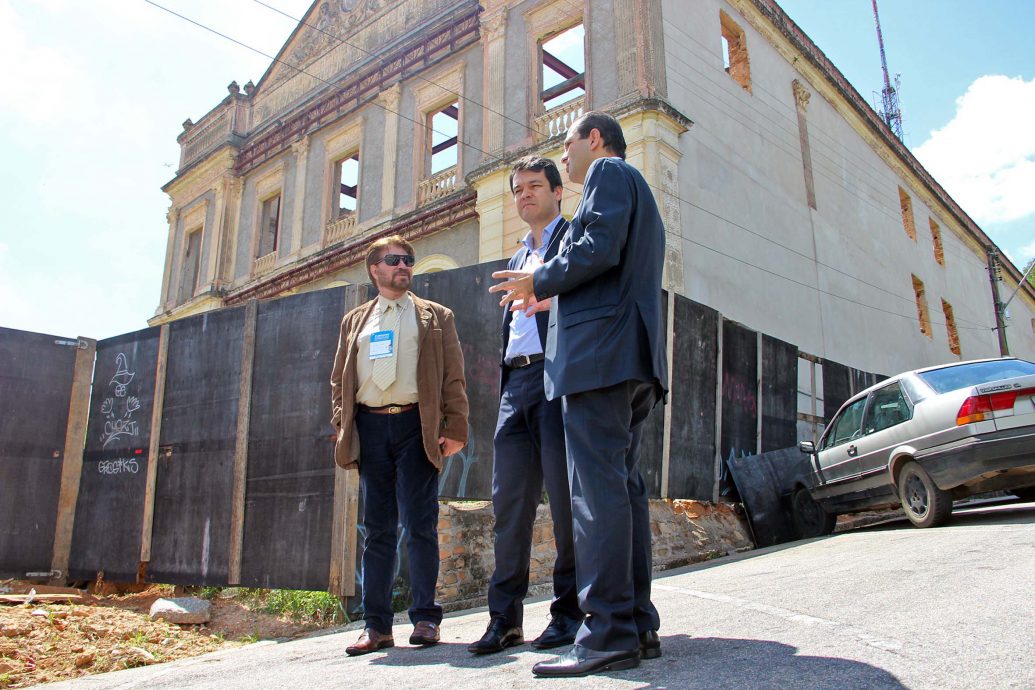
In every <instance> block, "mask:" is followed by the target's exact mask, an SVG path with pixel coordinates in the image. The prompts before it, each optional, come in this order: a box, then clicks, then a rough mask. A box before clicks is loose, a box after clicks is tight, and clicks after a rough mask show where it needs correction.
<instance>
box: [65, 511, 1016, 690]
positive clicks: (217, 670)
mask: <svg viewBox="0 0 1035 690" xmlns="http://www.w3.org/2000/svg"><path fill="white" fill-rule="evenodd" d="M654 601H655V603H656V604H657V606H658V608H659V610H660V611H661V616H662V629H661V631H660V633H661V639H662V645H663V656H662V657H661V658H660V659H656V660H650V661H645V662H643V664H642V665H641V666H640V667H639V668H637V669H632V670H629V671H622V672H618V673H613V674H608V675H603V676H594V677H592V678H587V679H570V680H545V679H536V678H534V677H533V676H532V675H531V668H532V665H533V664H534V663H535V662H537V661H539V660H542V659H544V658H550V657H551V656H552V654H551V653H549V652H539V651H536V650H533V649H531V648H530V647H528V646H527V645H526V646H522V647H516V648H512V649H510V650H507V652H505V653H501V654H496V655H489V656H481V657H475V656H472V655H471V654H469V653H468V652H467V651H466V649H465V647H466V645H467V644H468V643H469V642H471V641H473V640H475V639H477V638H478V637H480V636H481V633H482V632H483V631H484V628H485V625H486V622H487V618H488V616H487V614H486V612H485V609H478V610H474V611H464V612H460V613H456V614H453V615H451V616H449V617H447V619H446V620H445V621H444V623H443V643H442V644H440V645H438V646H436V647H432V648H428V649H413V648H410V647H408V646H407V645H406V638H407V637H408V636H409V632H410V630H411V627H410V626H409V624H398V625H396V628H395V636H396V640H397V643H398V644H399V646H397V647H395V648H394V649H390V650H386V651H385V652H379V653H376V654H371V655H368V656H363V657H355V658H349V657H347V656H346V655H345V653H344V648H345V646H346V645H347V644H349V643H350V642H352V641H353V640H354V639H355V638H356V636H357V634H358V633H357V631H356V630H354V629H348V630H342V629H338V630H335V631H332V632H325V633H322V634H319V635H317V636H313V637H308V638H305V639H301V640H294V641H291V642H285V643H259V644H256V645H251V646H248V647H245V648H242V649H239V650H232V651H228V652H220V653H216V654H211V655H208V656H204V657H197V658H194V659H186V660H183V661H178V662H173V663H170V664H162V665H158V666H151V667H144V668H138V669H132V670H128V671H120V672H117V673H109V674H104V675H98V676H90V677H87V678H84V679H82V680H78V681H72V682H66V683H58V684H55V685H52V686H48V688H54V689H57V688H77V689H85V688H138V687H139V688H182V687H190V688H220V689H226V688H242V689H243V688H247V689H248V690H253V689H254V688H299V689H304V690H315V689H317V688H340V687H353V688H364V689H367V688H393V689H398V688H416V687H420V688H449V689H450V690H463V689H466V688H472V689H474V688H477V689H479V690H481V689H483V688H500V689H503V688H527V687H538V688H542V687H544V686H548V687H549V688H551V690H553V689H555V688H556V689H558V690H559V689H561V688H566V687H593V688H709V689H713V688H810V689H812V688H838V689H841V688H852V689H858V688H937V689H938V690H943V689H947V688H968V689H971V688H1025V689H1033V688H1035V662H1033V659H1032V656H1033V651H1035V504H1012V505H997V506H983V507H980V508H972V509H967V510H964V511H959V510H958V511H957V512H956V513H955V514H954V517H953V520H952V522H951V523H950V524H949V526H947V527H943V528H938V529H928V530H918V529H913V528H911V527H909V526H907V525H906V524H905V523H904V522H895V523H889V524H885V525H878V526H872V527H868V528H865V529H860V530H855V531H852V532H846V533H842V534H838V535H834V536H831V537H826V538H822V539H816V540H812V541H808V542H797V543H794V544H790V545H785V546H780V547H773V548H769V549H763V550H759V551H753V552H750V553H747V554H741V555H739V556H734V557H729V558H723V559H719V560H715V561H711V562H709V563H704V564H699V565H696V566H691V567H689V568H684V569H681V570H677V571H669V572H666V573H662V574H660V575H659V576H658V577H656V578H655V580H654ZM547 610H548V602H546V601H543V600H537V601H536V602H534V603H532V604H530V605H529V606H527V607H526V614H525V616H526V620H525V630H526V632H527V634H528V637H534V636H535V635H537V634H538V633H539V631H540V630H541V628H542V627H543V626H544V625H545V624H546V622H547Z"/></svg>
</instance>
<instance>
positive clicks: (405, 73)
mask: <svg viewBox="0 0 1035 690" xmlns="http://www.w3.org/2000/svg"><path fill="white" fill-rule="evenodd" d="M480 12H481V8H480V7H478V6H475V8H474V9H472V10H469V11H468V12H467V13H466V14H463V15H461V16H459V17H458V18H456V19H455V20H454V21H452V22H450V23H448V24H445V25H444V26H441V27H439V28H438V29H436V30H433V31H422V32H418V33H416V34H415V36H414V38H413V39H412V40H410V41H409V42H407V43H405V44H403V45H401V46H399V47H398V48H396V49H395V50H393V51H392V52H390V53H388V54H387V55H384V56H383V57H381V58H380V59H379V60H377V61H376V63H375V64H372V65H369V66H367V67H366V68H365V69H363V70H359V71H357V72H355V73H353V74H352V76H350V77H349V78H347V79H345V80H343V81H341V82H338V83H336V84H334V85H333V86H332V87H331V88H329V89H327V94H326V95H325V96H324V97H323V98H320V99H319V100H317V101H316V102H314V103H313V104H312V105H310V106H309V107H307V108H305V109H302V110H299V111H297V112H296V113H295V114H294V115H291V116H285V118H284V119H283V122H282V124H280V125H279V126H274V127H272V128H271V129H269V130H268V131H266V132H264V133H261V134H258V135H257V136H255V137H254V138H250V140H249V141H248V142H247V143H245V144H244V145H243V146H242V147H241V151H240V153H239V154H238V157H237V166H236V169H237V171H238V172H239V173H243V172H247V171H248V170H251V169H252V168H254V167H256V166H258V165H261V164H262V163H264V162H265V161H267V160H269V159H270V158H273V157H274V156H276V155H278V154H279V153H280V152H281V151H283V150H284V149H285V148H286V147H287V146H288V145H289V144H290V142H292V141H294V140H295V139H297V138H298V137H300V136H302V135H303V134H306V133H309V132H313V131H315V130H317V129H319V128H320V127H323V126H325V125H328V124H330V123H332V122H334V121H336V120H338V119H339V118H341V117H342V116H343V115H346V114H347V113H349V112H352V111H354V110H355V109H357V108H358V107H359V106H361V105H363V104H365V103H368V102H370V101H371V100H373V99H374V98H375V97H376V96H377V95H378V94H379V93H381V92H383V91H384V90H385V89H386V88H387V87H388V86H390V85H392V84H395V83H397V82H401V81H402V80H403V79H405V78H406V77H409V76H410V75H412V74H416V73H418V72H421V71H423V70H425V69H427V68H428V67H429V66H431V65H432V64H434V63H436V62H438V61H440V60H442V59H444V58H448V57H450V56H453V55H455V54H456V52H457V51H459V50H460V49H462V48H466V47H467V46H469V45H471V44H474V43H477V42H478V38H479V25H478V15H479V13H480Z"/></svg>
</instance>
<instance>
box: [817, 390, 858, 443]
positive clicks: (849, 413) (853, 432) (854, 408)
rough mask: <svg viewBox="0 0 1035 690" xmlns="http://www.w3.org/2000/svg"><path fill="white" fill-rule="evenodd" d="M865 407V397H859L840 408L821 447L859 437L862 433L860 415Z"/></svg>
mask: <svg viewBox="0 0 1035 690" xmlns="http://www.w3.org/2000/svg"><path fill="white" fill-rule="evenodd" d="M865 408H866V398H860V399H859V400H856V401H855V402H853V403H852V404H851V405H849V406H848V407H846V408H845V409H843V410H841V414H840V415H839V416H838V417H837V419H835V420H834V424H833V428H832V429H831V430H830V433H829V434H827V436H826V438H825V440H824V441H823V447H824V448H832V447H834V446H837V445H840V444H842V443H846V442H848V441H851V440H852V439H855V438H859V436H861V435H862V417H863V410H864V409H865Z"/></svg>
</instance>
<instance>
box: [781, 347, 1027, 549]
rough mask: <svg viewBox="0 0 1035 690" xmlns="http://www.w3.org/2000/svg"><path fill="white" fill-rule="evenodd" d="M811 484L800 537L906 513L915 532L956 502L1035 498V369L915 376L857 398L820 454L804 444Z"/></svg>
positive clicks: (980, 364) (1011, 365) (978, 365)
mask: <svg viewBox="0 0 1035 690" xmlns="http://www.w3.org/2000/svg"><path fill="white" fill-rule="evenodd" d="M799 448H800V449H801V450H802V451H803V452H804V453H807V454H808V455H809V456H810V457H809V461H810V468H809V471H808V472H807V474H808V475H809V476H808V479H807V480H806V481H808V482H809V483H810V485H809V486H804V485H801V486H799V487H797V490H796V491H794V493H793V494H792V508H793V517H794V520H795V523H796V526H797V528H798V532H799V534H801V535H802V536H818V535H819V534H826V533H829V532H830V531H831V530H832V529H833V526H834V520H835V518H836V516H837V515H838V514H839V513H850V512H856V511H860V510H873V509H877V508H889V507H894V506H896V505H898V504H901V505H902V508H903V509H904V510H905V512H906V515H907V516H908V517H909V519H910V520H911V521H912V522H913V524H914V525H916V526H917V527H932V526H935V525H940V524H943V523H944V522H945V521H946V520H948V518H949V514H950V513H951V512H952V503H953V501H954V500H958V499H961V498H964V497H966V496H971V495H974V494H979V493H985V492H988V491H998V490H1008V491H1011V492H1013V493H1015V494H1017V495H1018V496H1020V497H1021V498H1025V499H1028V500H1035V364H1033V363H1032V362H1028V361H1026V360H1023V359H1013V358H1002V359H985V360H975V361H970V362H960V363H957V364H950V365H946V366H939V367H930V368H927V369H918V370H916V371H909V372H906V373H903V374H899V375H897V376H893V377H891V378H890V379H886V380H884V381H881V382H880V383H878V384H877V385H875V386H871V387H870V388H867V389H866V390H864V391H862V392H861V393H858V394H856V395H855V396H853V397H852V398H850V399H849V400H848V401H847V402H845V404H844V405H842V406H841V409H840V410H838V412H837V414H836V415H835V416H834V418H833V419H832V420H831V421H830V424H829V425H828V426H827V428H826V430H825V431H824V433H823V436H822V437H821V438H820V440H819V443H818V445H817V446H814V445H813V444H812V443H811V442H808V441H806V442H802V443H800V444H799Z"/></svg>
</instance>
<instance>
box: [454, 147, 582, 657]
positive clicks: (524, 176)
mask: <svg viewBox="0 0 1035 690" xmlns="http://www.w3.org/2000/svg"><path fill="white" fill-rule="evenodd" d="M510 191H511V193H512V194H513V195H514V205H515V206H517V211H518V215H519V216H521V220H523V221H525V223H527V224H528V228H529V231H528V234H527V235H525V237H524V239H523V240H522V241H521V247H520V248H519V249H518V250H517V252H516V253H515V254H514V256H513V258H511V260H510V263H509V264H508V266H507V267H508V268H509V269H510V270H521V269H529V270H531V269H534V268H535V267H536V266H541V265H542V264H543V262H544V261H549V260H550V259H552V258H553V257H554V256H556V254H557V247H558V246H559V245H560V243H561V237H563V236H564V233H565V232H566V231H567V229H568V222H567V221H566V220H564V218H563V217H562V216H561V195H562V194H563V192H564V187H563V186H562V183H561V174H560V172H558V170H557V166H556V165H554V163H553V161H551V160H550V159H548V158H542V157H540V156H526V157H524V158H522V159H520V160H518V161H517V162H515V163H514V165H513V167H512V168H511V173H510ZM540 306H541V308H542V307H547V306H548V304H547V303H543V304H542V305H540ZM548 322H549V315H548V311H547V310H540V311H539V312H538V313H536V314H534V315H533V316H526V315H525V313H524V312H522V311H517V312H514V311H511V310H510V309H509V308H505V309H504V310H503V329H502V333H503V361H502V362H501V363H500V410H499V417H498V419H497V422H496V435H495V438H494V439H493V466H492V507H493V512H494V514H495V516H496V526H495V530H494V531H495V536H496V539H495V547H494V548H495V555H496V570H495V572H494V573H493V575H492V580H491V581H490V583H489V617H490V618H489V626H488V628H487V629H486V631H485V635H483V636H482V638H481V639H480V640H478V641H477V642H475V643H473V644H471V645H470V646H469V647H468V650H469V651H470V652H472V653H474V654H491V653H493V652H499V651H502V650H503V649H506V648H507V647H513V646H515V645H519V644H522V643H524V633H523V631H522V620H523V617H524V616H523V605H522V601H523V600H524V598H525V595H526V594H527V593H528V570H529V558H530V555H531V548H532V527H533V523H534V522H535V516H536V507H537V506H538V505H539V501H540V499H541V498H542V495H543V486H544V484H545V486H546V493H547V495H548V496H549V498H550V513H551V515H552V517H553V533H554V543H555V544H556V548H557V557H556V560H555V561H554V568H553V591H554V600H553V603H552V604H551V605H550V615H551V619H550V624H549V625H548V626H547V628H546V630H545V631H543V634H542V635H540V636H539V637H538V638H536V639H535V640H533V642H532V646H533V647H536V648H539V649H549V648H552V647H560V646H562V645H567V644H571V643H572V642H574V640H575V632H576V631H577V630H578V628H579V626H580V625H581V623H582V618H583V616H582V612H581V611H580V610H579V602H578V592H577V591H576V589H575V546H574V543H573V537H572V527H571V495H570V493H569V491H568V465H567V459H566V457H565V452H564V422H563V419H562V417H561V401H560V400H559V399H556V400H547V399H546V394H545V391H544V389H543V359H544V356H543V350H544V347H545V345H546V330H547V324H548Z"/></svg>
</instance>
